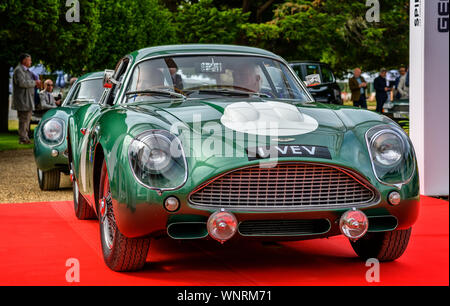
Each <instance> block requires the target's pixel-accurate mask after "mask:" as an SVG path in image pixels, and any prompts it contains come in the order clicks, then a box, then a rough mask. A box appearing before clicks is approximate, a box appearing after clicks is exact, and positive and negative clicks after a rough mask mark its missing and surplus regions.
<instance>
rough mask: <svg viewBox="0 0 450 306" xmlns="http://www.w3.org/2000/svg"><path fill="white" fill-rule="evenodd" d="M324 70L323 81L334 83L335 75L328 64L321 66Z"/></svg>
mask: <svg viewBox="0 0 450 306" xmlns="http://www.w3.org/2000/svg"><path fill="white" fill-rule="evenodd" d="M320 68H321V70H322V81H323V83H333V82H334V75H333V72H331V70H330V68H328V67H327V66H321V67H320Z"/></svg>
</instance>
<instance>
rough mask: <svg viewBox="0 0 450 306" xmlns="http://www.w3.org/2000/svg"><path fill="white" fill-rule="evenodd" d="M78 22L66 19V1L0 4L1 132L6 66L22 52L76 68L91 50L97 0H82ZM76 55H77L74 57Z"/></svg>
mask: <svg viewBox="0 0 450 306" xmlns="http://www.w3.org/2000/svg"><path fill="white" fill-rule="evenodd" d="M79 3H80V17H81V20H80V22H79V23H75V22H74V23H69V22H67V21H66V18H65V16H66V12H67V10H68V9H69V8H68V7H66V6H65V1H59V0H47V1H39V2H36V1H32V2H23V1H16V0H8V1H3V2H1V3H0V19H1V20H2V24H1V28H0V42H1V44H2V45H1V49H0V108H1V111H0V114H1V115H0V131H1V132H7V131H8V96H9V90H8V84H9V82H8V81H9V69H10V67H11V66H15V65H17V61H18V56H19V54H20V53H22V52H27V53H29V54H31V56H32V59H33V62H34V63H37V62H39V61H42V62H43V63H44V64H48V65H49V66H50V67H52V68H64V69H66V70H68V71H79V70H80V67H83V66H84V63H85V62H86V57H88V56H89V54H90V53H91V52H92V48H93V46H94V44H95V40H96V35H97V28H98V24H97V17H96V16H97V13H98V11H97V10H96V3H97V1H88V0H81V1H79ZM74 54H76V55H77V56H73V55H74Z"/></svg>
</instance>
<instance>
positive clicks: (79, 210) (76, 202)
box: [70, 164, 95, 220]
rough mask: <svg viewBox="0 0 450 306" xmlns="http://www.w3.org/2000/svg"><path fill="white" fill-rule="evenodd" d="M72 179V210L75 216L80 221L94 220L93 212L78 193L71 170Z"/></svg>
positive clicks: (76, 183)
mask: <svg viewBox="0 0 450 306" xmlns="http://www.w3.org/2000/svg"><path fill="white" fill-rule="evenodd" d="M70 167H71V169H73V166H72V164H71V165H70ZM71 177H72V186H73V208H74V210H75V215H76V216H77V218H78V219H80V220H89V219H94V218H95V211H94V209H93V208H92V207H91V206H90V205H89V203H88V202H87V201H86V199H85V198H84V197H83V195H82V194H81V193H80V189H79V187H78V182H77V180H76V179H75V175H74V174H73V170H71Z"/></svg>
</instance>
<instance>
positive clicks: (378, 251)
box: [350, 228, 412, 261]
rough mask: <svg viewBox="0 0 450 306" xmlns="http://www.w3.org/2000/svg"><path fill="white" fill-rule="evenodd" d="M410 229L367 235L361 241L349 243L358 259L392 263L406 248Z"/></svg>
mask: <svg viewBox="0 0 450 306" xmlns="http://www.w3.org/2000/svg"><path fill="white" fill-rule="evenodd" d="M411 230H412V228H409V229H406V230H396V231H391V232H381V233H367V234H366V235H365V236H364V237H362V238H361V239H359V240H357V241H355V242H352V241H350V243H351V245H352V247H353V250H355V252H356V254H358V256H359V257H361V258H364V259H368V258H377V259H378V260H379V261H393V260H396V259H397V258H399V257H400V256H402V254H403V253H404V252H405V250H406V247H407V246H408V242H409V238H410V236H411Z"/></svg>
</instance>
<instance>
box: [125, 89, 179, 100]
mask: <svg viewBox="0 0 450 306" xmlns="http://www.w3.org/2000/svg"><path fill="white" fill-rule="evenodd" d="M141 94H149V95H164V96H169V97H175V98H179V99H186V96H185V95H183V94H180V93H177V92H172V91H168V90H136V91H128V92H126V93H125V95H126V96H131V95H141Z"/></svg>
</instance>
